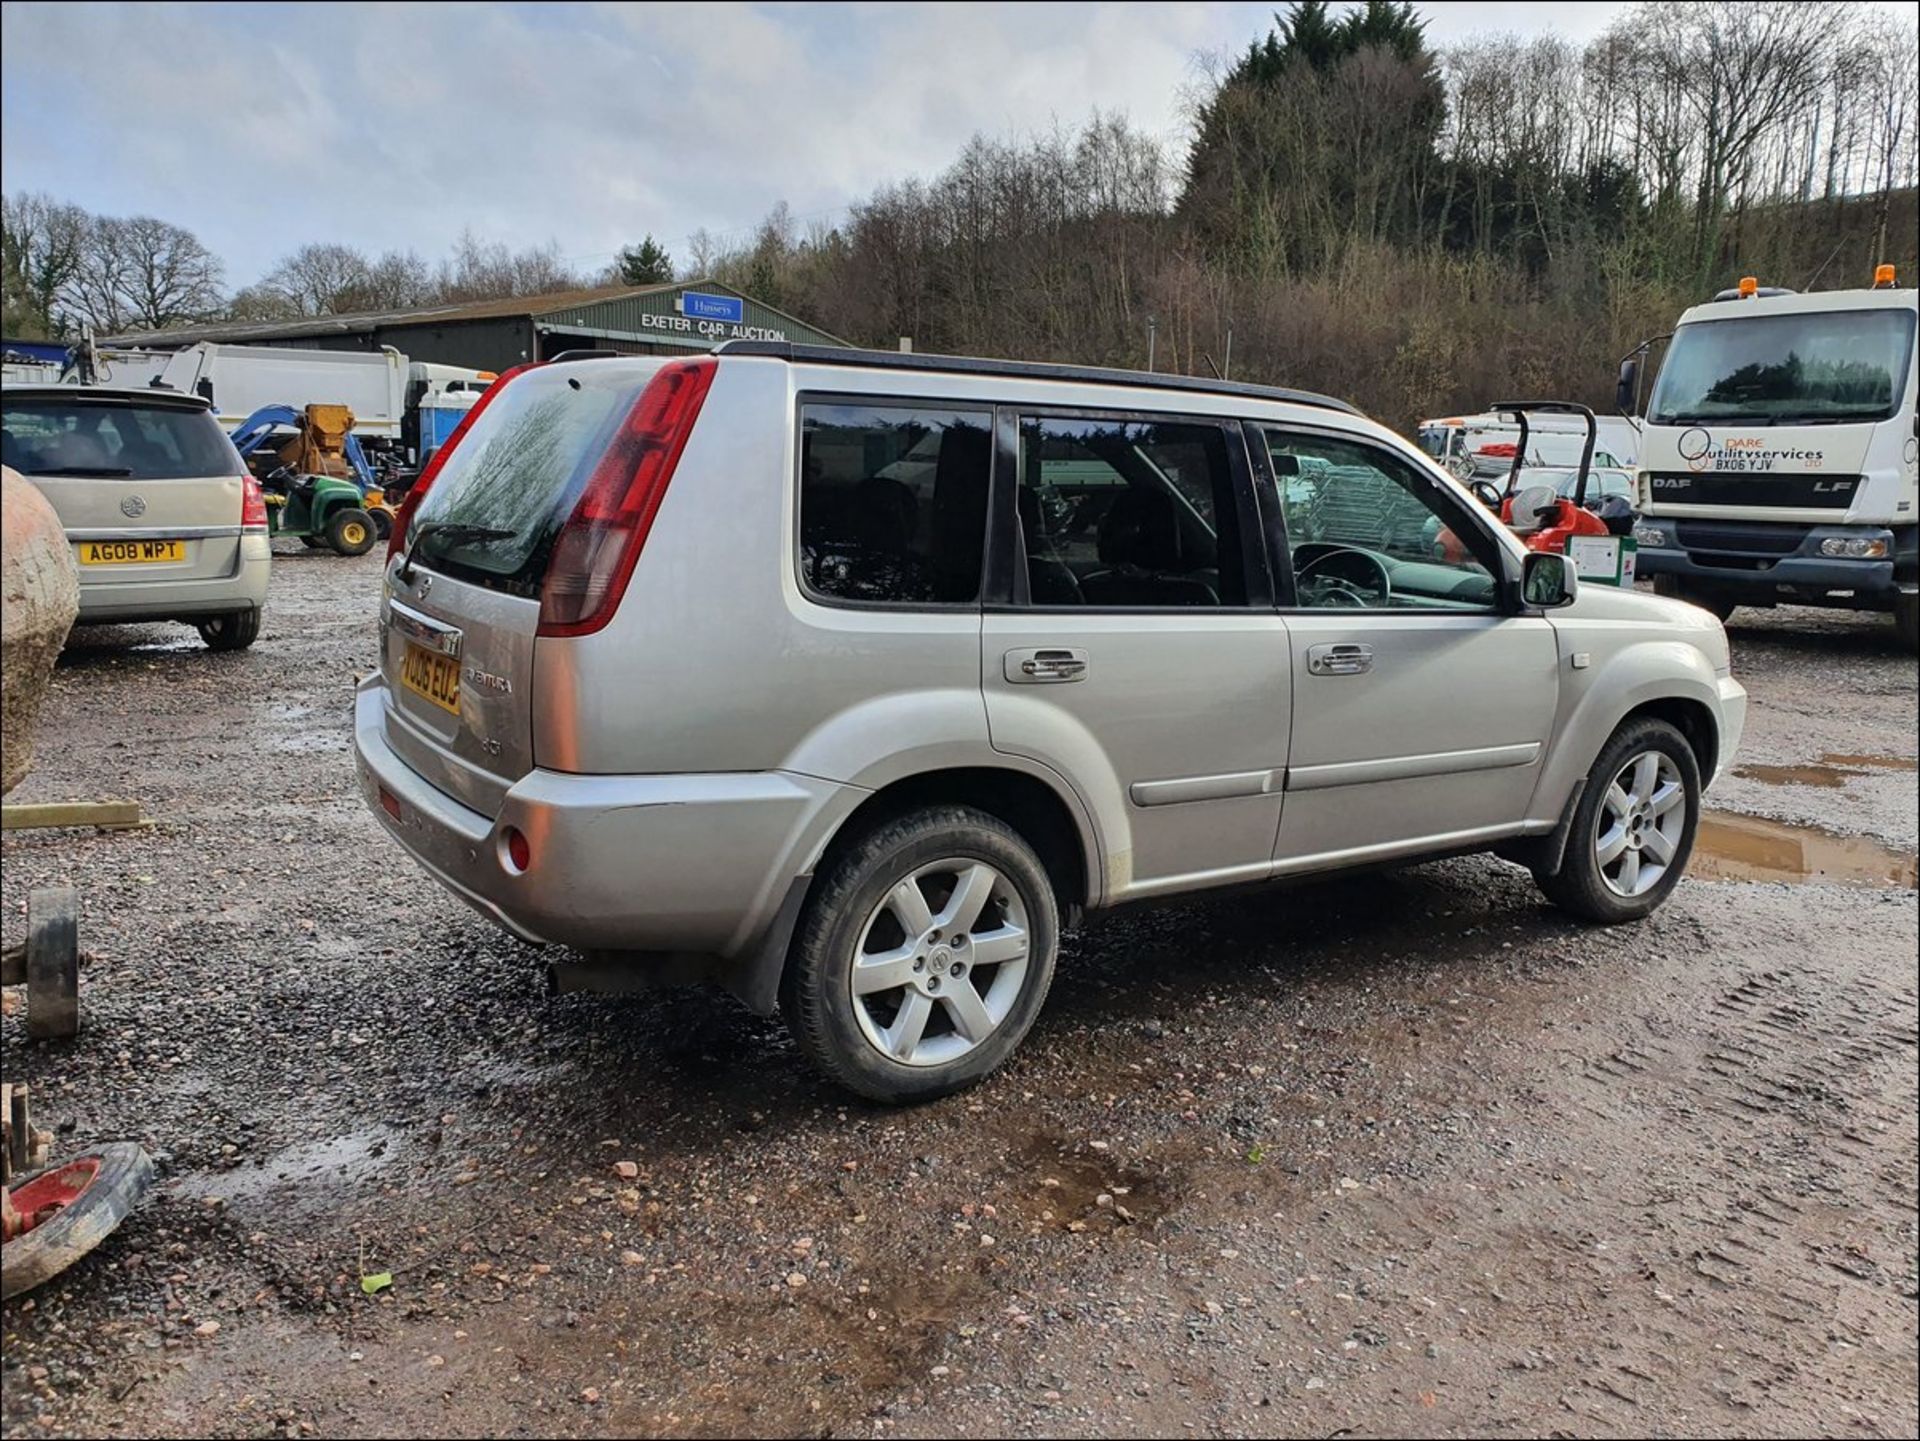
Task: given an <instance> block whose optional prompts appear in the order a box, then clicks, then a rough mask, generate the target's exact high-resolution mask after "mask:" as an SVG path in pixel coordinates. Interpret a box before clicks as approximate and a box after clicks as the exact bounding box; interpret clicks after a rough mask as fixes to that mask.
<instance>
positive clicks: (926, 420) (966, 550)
mask: <svg viewBox="0 0 1920 1441" xmlns="http://www.w3.org/2000/svg"><path fill="white" fill-rule="evenodd" d="M992 436H993V421H992V417H991V416H990V415H989V414H988V413H987V412H986V411H970V410H948V409H945V408H936V407H924V408H923V407H909V406H892V405H855V404H849V405H842V404H830V403H823V402H809V403H807V404H804V405H802V406H801V408H800V574H801V577H802V578H803V579H804V580H805V581H806V584H807V588H808V589H809V590H811V591H812V592H814V594H816V595H820V596H824V597H827V598H829V599H833V600H844V601H857V602H864V603H867V604H875V605H966V604H969V603H971V602H973V601H975V600H977V599H978V598H979V595H980V556H981V548H982V545H983V542H984V537H985V534H986V522H987V477H988V474H989V471H990V469H991V459H992V454H993V442H992Z"/></svg>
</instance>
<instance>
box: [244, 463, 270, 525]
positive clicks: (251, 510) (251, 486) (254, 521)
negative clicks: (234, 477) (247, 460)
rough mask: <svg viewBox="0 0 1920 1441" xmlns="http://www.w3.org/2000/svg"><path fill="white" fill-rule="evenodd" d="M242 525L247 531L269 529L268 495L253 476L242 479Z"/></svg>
mask: <svg viewBox="0 0 1920 1441" xmlns="http://www.w3.org/2000/svg"><path fill="white" fill-rule="evenodd" d="M240 524H241V526H242V528H244V529H247V530H265V529H266V528H267V495H266V492H265V491H263V490H261V489H260V482H259V481H257V480H255V479H254V478H253V477H252V476H251V475H243V476H241V477H240Z"/></svg>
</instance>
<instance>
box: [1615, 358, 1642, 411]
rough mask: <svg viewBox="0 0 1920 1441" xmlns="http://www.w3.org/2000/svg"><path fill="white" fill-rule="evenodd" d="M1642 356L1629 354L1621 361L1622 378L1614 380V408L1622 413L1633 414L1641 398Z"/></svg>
mask: <svg viewBox="0 0 1920 1441" xmlns="http://www.w3.org/2000/svg"><path fill="white" fill-rule="evenodd" d="M1639 392H1640V357H1639V356H1637V355H1629V356H1628V357H1627V358H1626V359H1625V360H1623V361H1621V362H1620V378H1619V379H1618V380H1616V381H1615V382H1614V386H1613V404H1614V409H1616V410H1618V411H1619V412H1620V413H1621V414H1622V415H1632V414H1633V413H1634V411H1635V409H1636V406H1635V402H1636V401H1637V400H1639V398H1640V394H1639Z"/></svg>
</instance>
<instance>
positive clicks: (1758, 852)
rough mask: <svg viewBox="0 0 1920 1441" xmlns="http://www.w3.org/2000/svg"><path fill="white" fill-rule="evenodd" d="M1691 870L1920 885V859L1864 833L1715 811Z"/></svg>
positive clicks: (1734, 877) (1705, 819)
mask: <svg viewBox="0 0 1920 1441" xmlns="http://www.w3.org/2000/svg"><path fill="white" fill-rule="evenodd" d="M1687 874H1688V875H1689V876H1691V877H1692V878H1693V879H1695V880H1701V881H1786V882H1789V883H1793V882H1802V883H1811V882H1820V883H1823V884H1828V885H1836V884H1837V885H1850V886H1906V887H1914V886H1916V885H1920V859H1916V857H1915V855H1914V854H1913V852H1911V851H1899V850H1895V849H1894V848H1893V847H1891V846H1886V845H1882V844H1881V843H1880V842H1879V841H1876V840H1870V839H1868V838H1867V837H1865V836H1843V835H1838V834H1836V833H1834V832H1833V831H1829V830H1826V829H1824V828H1822V827H1820V826H1795V825H1788V824H1786V823H1785V822H1783V821H1769V820H1763V819H1761V818H1760V817H1759V816H1742V815H1735V814H1733V813H1732V812H1730V811H1711V812H1709V813H1707V814H1706V815H1704V816H1702V817H1701V818H1700V834H1699V838H1698V839H1697V840H1696V841H1695V842H1694V847H1693V859H1692V861H1691V862H1689V864H1688V866H1687Z"/></svg>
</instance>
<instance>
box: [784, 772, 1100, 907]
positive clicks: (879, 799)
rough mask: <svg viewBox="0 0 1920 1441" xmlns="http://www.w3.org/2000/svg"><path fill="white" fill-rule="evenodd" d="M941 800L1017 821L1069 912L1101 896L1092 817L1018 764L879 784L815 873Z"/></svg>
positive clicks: (829, 843) (839, 829)
mask: <svg viewBox="0 0 1920 1441" xmlns="http://www.w3.org/2000/svg"><path fill="white" fill-rule="evenodd" d="M941 805H959V806H969V807H971V808H972V809H974V810H978V811H984V812H985V813H986V814H988V815H990V816H994V817H996V818H998V819H999V820H1002V821H1005V822H1006V823H1007V824H1008V825H1009V826H1011V827H1012V828H1013V829H1014V830H1015V831H1016V832H1017V833H1018V834H1019V835H1020V837H1021V838H1022V839H1023V840H1025V841H1026V842H1027V844H1029V845H1031V846H1032V847H1033V849H1034V852H1035V854H1037V855H1038V856H1039V857H1040V864H1041V865H1042V866H1044V867H1045V868H1046V872H1047V875H1048V876H1049V877H1050V878H1051V879H1052V881H1053V887H1054V894H1055V895H1056V896H1057V897H1058V899H1059V901H1060V905H1061V908H1062V910H1063V911H1065V910H1067V909H1068V908H1070V907H1071V908H1075V909H1077V908H1080V907H1083V906H1085V905H1087V904H1089V903H1090V902H1093V901H1096V900H1097V899H1098V893H1097V891H1096V889H1095V881H1096V878H1097V877H1098V875H1099V868H1098V863H1097V850H1095V848H1094V839H1093V831H1092V828H1091V827H1090V826H1089V825H1088V824H1087V821H1086V818H1085V816H1084V815H1083V814H1081V813H1080V811H1079V808H1078V806H1077V804H1076V803H1075V802H1073V801H1071V800H1069V799H1068V798H1067V797H1066V796H1064V795H1062V794H1061V792H1060V791H1059V790H1058V789H1056V788H1055V787H1054V786H1053V785H1051V784H1049V783H1048V782H1047V781H1045V780H1043V779H1041V778H1040V777H1039V776H1037V775H1034V774H1033V773H1032V772H1030V771H1025V770H1020V769H1016V768H1014V767H1011V766H997V765H989V766H982V765H969V766H950V767H943V768H941V769H938V770H929V771H920V772H917V773H915V774H913V775H907V776H902V777H900V778H899V779H897V780H894V781H891V782H889V783H888V784H886V785H884V786H881V787H879V788H878V789H876V790H875V791H874V792H873V793H872V794H871V795H869V796H868V797H867V798H866V799H865V800H863V801H861V802H860V804H859V805H857V806H856V807H854V809H853V810H852V811H851V812H849V813H848V814H847V816H846V817H845V818H844V819H843V820H842V821H841V822H840V824H839V825H838V826H836V827H835V828H834V830H833V833H832V834H831V835H830V836H828V837H826V838H825V840H824V841H823V843H822V844H821V845H820V846H819V848H818V850H817V852H816V854H815V855H814V856H813V857H811V858H810V862H809V865H808V867H807V870H808V873H809V874H811V875H814V876H818V875H819V874H820V872H821V871H822V870H824V869H825V868H826V867H827V866H828V865H830V864H832V862H833V860H834V858H835V857H836V856H837V855H838V854H839V853H840V852H842V851H844V850H845V849H846V848H847V847H848V846H849V845H851V844H853V843H854V842H855V841H856V840H857V839H858V838H859V837H860V836H862V835H864V834H865V833H866V832H868V831H870V830H872V829H873V828H874V827H875V826H879V825H884V824H885V823H886V822H887V821H889V820H892V819H893V818H894V817H896V816H901V815H905V814H907V813H908V812H909V811H915V810H921V809H924V808H926V807H929V806H941ZM809 889H811V886H809Z"/></svg>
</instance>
